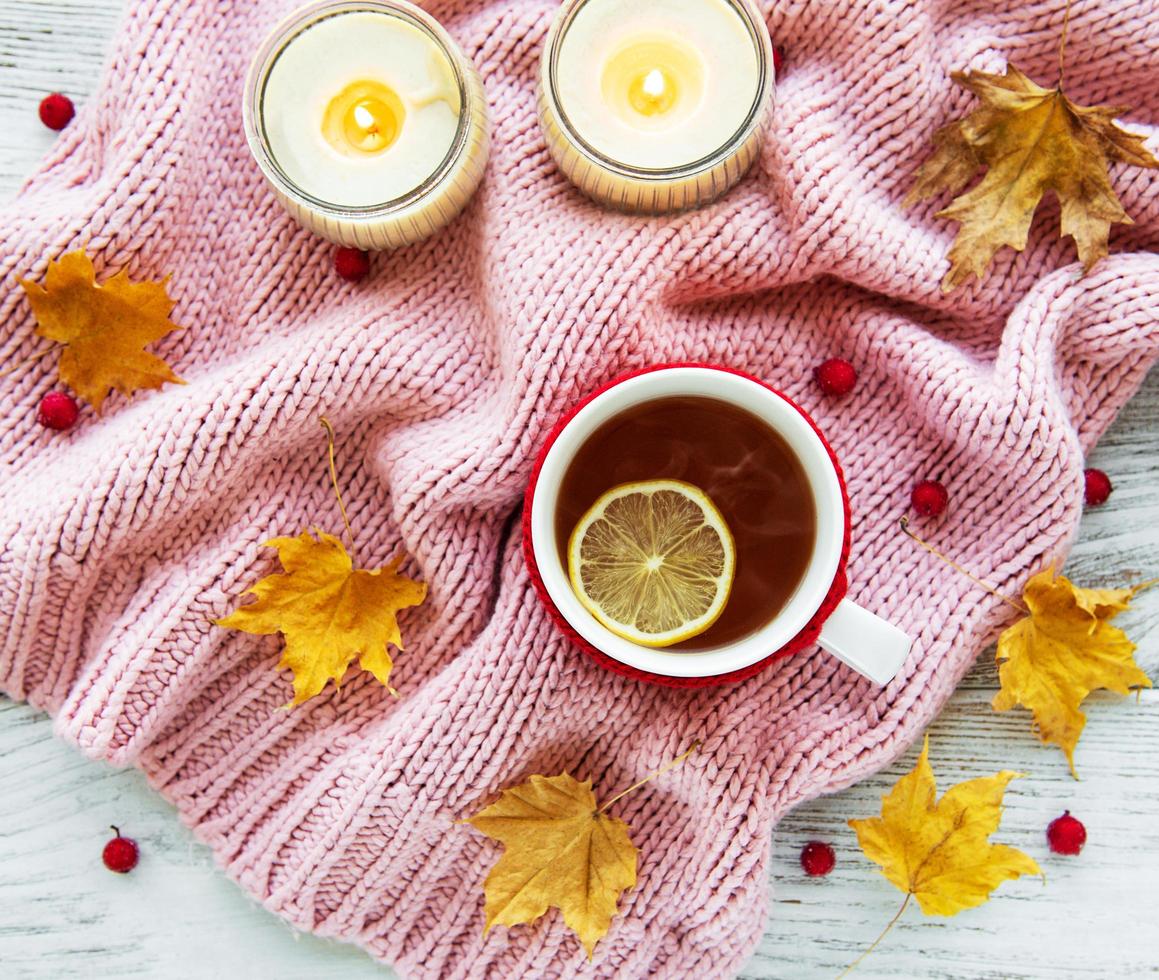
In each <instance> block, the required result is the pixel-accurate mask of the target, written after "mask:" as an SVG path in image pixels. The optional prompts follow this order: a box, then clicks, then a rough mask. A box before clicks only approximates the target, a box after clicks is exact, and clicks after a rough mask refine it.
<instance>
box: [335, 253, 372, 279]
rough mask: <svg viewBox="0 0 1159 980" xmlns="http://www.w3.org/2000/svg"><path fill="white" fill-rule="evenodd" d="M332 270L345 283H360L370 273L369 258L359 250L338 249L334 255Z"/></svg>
mask: <svg viewBox="0 0 1159 980" xmlns="http://www.w3.org/2000/svg"><path fill="white" fill-rule="evenodd" d="M334 268H335V269H336V270H338V275H340V276H341V277H342V278H343V279H345V280H346V281H347V282H361V281H362V280H363V279H365V278H366V274H367V273H368V272H369V271H370V256H369V255H367V254H366V253H365V252H364V251H362V249H360V248H340V249H338V251H336V252H335V253H334Z"/></svg>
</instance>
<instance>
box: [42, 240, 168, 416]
mask: <svg viewBox="0 0 1159 980" xmlns="http://www.w3.org/2000/svg"><path fill="white" fill-rule="evenodd" d="M20 285H21V286H23V287H24V291H25V293H27V294H28V302H29V303H30V304H31V305H32V312H33V314H34V315H35V316H36V323H37V326H36V332H37V334H39V335H40V336H41V337H44V338H46V339H47V340H52V341H55V342H56V343H57V344H60V345H61V346H62V350H61V352H60V367H59V371H60V380H61V381H62V382H63V383H64V384H66V385H68V386H69V387H70V388H72V389H73V391H75V392H76V393H77V394H78V395H80V396H81V398H83V399H84V400H85V401H87V402H89V403H90V404H91V405H92V406H93V408H94V409H96V410H97V411H98V412H99V411H100V410H101V405H102V404H103V403H104V400H105V398H106V396H107V395H108V394H109V391H110V390H112V389H116V390H117V391H119V392H121V394H123V395H130V394H132V393H133V392H134V391H138V390H140V389H142V388H160V387H161V386H162V385H163V384H165V382H167V381H168V382H172V383H174V384H184V382H183V381H182V380H181V379H180V378H179V377H177V375H175V374H174V373H173V371H172V369H171V368H170V367H169V365H168V364H166V363H165V362H164V361H163V360H162V359H161V358H159V357H157V356H156V355H154V354H150V353H148V352H147V351H146V350H145V349H144V348H145V346H146V345H147V344H151V343H153V342H154V341H156V340H160V339H161V338H162V337H164V336H166V335H167V334H169V333H171V332H172V331H174V330H177V329H179V328H178V327H177V325H176V324H175V323H173V322H172V321H171V320H170V319H169V314H170V313H171V312H172V311H173V300H171V299H170V298H169V294H168V293H167V292H166V291H165V283H164V282H130V281H129V275H128V273H127V272H126V271H125V270H123V269H122V270H121V271H120V272H118V273H117V274H116V275H115V276H113V278H112V279H110V280H108V281H107V282H105V283H103V284H101V285H98V284H97V282H96V271H95V270H94V269H93V263H92V260H91V259H90V258H89V257H88V256H87V255H86V254H85V253H84V252H83V251H78V252H69V253H68V254H67V255H65V256H62V257H61V259H60V260H59V261H55V262H50V263H49V264H48V272H47V273H46V274H45V277H44V285H43V286H41V285H40V284H39V283H35V282H32V281H31V280H29V279H25V280H23V281H22V282H21V283H20Z"/></svg>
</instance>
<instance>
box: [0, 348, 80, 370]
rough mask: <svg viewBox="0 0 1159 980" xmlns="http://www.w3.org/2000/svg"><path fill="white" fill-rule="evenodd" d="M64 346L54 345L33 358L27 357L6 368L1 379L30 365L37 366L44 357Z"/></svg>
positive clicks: (38, 352)
mask: <svg viewBox="0 0 1159 980" xmlns="http://www.w3.org/2000/svg"><path fill="white" fill-rule="evenodd" d="M63 346H64V344H53V345H52V346H51V347H46V348H45V349H44V350H41V351H37V352H36V353H35V354H33V355H32V356H31V357H26V358H24V359H23V360H20V361H17V362H16V363H15V364H12V365H10V366H9V367H6V368H5V369H4V370H3V371H0V378H6V377H8V375H10V374H15V373H16V372H17V371H19V370H20V369H21V368H23V367H27V366H28V365H29V364H35V363H36V362H37V361H39V360H40V359H41V358H42V357H48V355H49V354H52V353H54V352H56V351H58V350H60V349H61V348H62V347H63Z"/></svg>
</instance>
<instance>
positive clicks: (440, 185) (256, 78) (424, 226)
mask: <svg viewBox="0 0 1159 980" xmlns="http://www.w3.org/2000/svg"><path fill="white" fill-rule="evenodd" d="M350 13H371V14H382V15H385V16H390V17H398V18H400V19H402V20H404V21H406V22H407V23H409V24H410V25H412V26H413V27H415V28H417V29H418V30H420V31H421V32H423V33H424V34H425V35H427V36H428V37H429V38H430V39H431V40H432V41H433V42H434V43H435V44H436V45H437V46H438V47H439V48H441V49H442V51H443V52H444V53H445V55H446V57H447V59H448V61H449V62H450V64H451V67H452V69H453V71H454V75H455V82H456V84H457V85H458V89H459V105H460V111H459V123H458V129H457V130H456V133H455V136H454V139H453V141H452V143H451V146H450V149H449V150H448V151H447V154H446V156H445V157H444V158H443V161H442V163H441V164H440V165H439V166H438V167H437V169H436V170H435V171H434V172H433V173H432V174H431V175H430V176H429V177H428V178H427V179H426V180H424V181H423V182H422V183H421V184H420V185H419V186H418V187H416V188H414V190H412V191H410V192H408V193H407V194H404V195H403V196H401V197H398V198H396V199H394V200H388V201H383V202H382V203H379V204H374V205H369V206H365V207H362V206H358V207H348V206H343V205H339V204H334V203H333V202H329V201H325V200H322V199H320V198H318V197H316V196H314V195H313V194H310V193H309V192H307V191H306V190H304V189H303V188H301V187H299V186H298V185H297V184H296V183H295V182H294V181H293V180H291V179H290V178H289V177H288V176H287V174H286V172H285V170H284V169H283V168H282V166H281V165H280V164H279V163H278V160H277V158H276V157H275V156H274V153H273V151H272V149H271V146H270V141H269V139H268V137H267V133H266V127H265V121H264V114H263V99H264V97H265V89H266V83H267V81H268V79H269V76H270V72H271V70H272V69H273V66H274V64H275V63H276V62H277V60H278V57H279V56H280V55H281V53H282V52H283V51H284V50H285V49H286V47H287V46H288V45H290V44H291V43H293V41H294V39H295V38H296V37H297V36H298V35H300V34H301V33H302V32H304V31H306V30H309V29H310V28H311V27H313V26H314V25H316V24H317V23H318V22H319V21H321V20H324V19H326V18H328V17H334V16H338V15H343V14H350ZM242 115H243V121H244V125H245V133H246V139H247V140H248V141H249V146H250V150H251V152H252V153H253V155H254V158H255V159H256V160H257V162H258V166H259V167H261V170H262V173H263V174H264V175H265V177H266V180H267V181H268V182H269V184H270V186H271V187H272V188H273V191H274V193H275V194H276V195H277V198H278V200H279V201H281V203H282V205H283V206H284V207H285V208H286V210H287V211H288V212H289V213H290V214H291V215H293V217H294V218H295V219H296V220H297V221H298V222H299V223H300V224H302V225H304V226H305V227H307V228H309V229H310V230H311V231H313V232H315V233H317V234H319V235H321V236H322V237H323V238H327V239H329V240H330V241H332V242H336V243H338V244H340V245H349V246H355V247H358V248H364V249H389V248H398V247H400V246H402V245H409V244H410V243H412V242H416V241H419V240H420V239H423V238H426V237H428V236H429V235H431V234H433V233H434V232H436V231H438V230H439V229H440V228H442V227H443V226H444V225H446V224H448V223H449V222H451V221H452V220H453V219H454V218H455V217H456V216H457V215H458V214H459V212H461V211H462V210H463V208H464V207H465V206H466V204H467V202H468V201H469V200H470V198H471V195H472V194H474V193H475V190H476V189H477V188H478V186H479V182H480V181H481V180H482V178H483V171H484V169H485V168H486V165H487V155H488V151H489V137H488V121H487V100H486V95H485V94H484V92H483V84H482V82H481V81H480V79H479V73H478V71H477V70H476V69H475V66H474V65H473V64H472V63H471V61H470V60H469V59H468V58H467V57H466V55H465V54H464V53H463V51H462V49H461V48H460V47H459V46H458V44H456V43H455V41H454V39H452V38H451V36H450V35H449V34H448V33H447V32H446V30H445V29H444V28H443V26H442V25H441V24H439V22H438V21H436V20H435V19H434V18H433V17H431V16H430V15H429V14H427V13H426V12H425V11H423V10H420V9H419V8H418V7H416V6H414V4H411V3H407V2H406V0H321V2H318V3H313V4H309V5H308V6H305V7H302V8H301V9H299V10H297V11H295V12H294V13H293V14H291V15H290V16H289V17H287V18H286V19H285V20H284V21H282V23H281V24H280V25H278V27H276V28H275V29H274V30H273V31H272V32H271V33H270V35H269V36H268V37H267V38H266V40H265V42H264V43H263V44H262V46H261V47H260V48H259V49H258V51H257V53H256V54H255V56H254V59H253V61H252V62H251V64H250V69H249V73H248V75H247V78H246V82H245V94H244V99H243V104H242Z"/></svg>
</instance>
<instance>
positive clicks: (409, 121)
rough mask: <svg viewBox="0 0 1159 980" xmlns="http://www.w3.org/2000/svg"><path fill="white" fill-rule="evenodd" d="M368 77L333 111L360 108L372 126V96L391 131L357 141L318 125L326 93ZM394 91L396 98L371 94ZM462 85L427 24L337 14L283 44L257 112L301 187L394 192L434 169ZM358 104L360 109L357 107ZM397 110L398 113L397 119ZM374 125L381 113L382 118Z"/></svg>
mask: <svg viewBox="0 0 1159 980" xmlns="http://www.w3.org/2000/svg"><path fill="white" fill-rule="evenodd" d="M366 83H370V87H371V90H372V91H371V93H370V94H369V95H368V98H366V99H365V100H363V101H366V102H368V103H371V105H370V106H369V107H365V106H360V105H359V104H358V102H357V101H354V102H353V103H352V104H351V105H349V106H342V107H337V106H336V107H335V110H334V111H335V112H337V113H339V114H340V115H345V114H346V113H347V112H349V113H350V114H351V116H352V117H353V118H352V119H351V120H350V121H351V123H353V124H355V125H357V123H358V122H359V119H358V117H359V115H362V114H365V115H363V120H364V128H371V127H373V125H374V120H373V118H371V116H370V113H371V110H372V108H374V106H373V102H375V101H377V102H379V103H382V106H383V108H380V109H379V115H385V116H387V117H388V122H389V123H390V124H391V125H392V128H394V129H395V130H396V131H397V132H396V134H395V138H394V139H393V140H392V141H391V142H390V144H389V145H388V146H385V147H383V148H381V149H372V150H370V151H363V150H361V149H359V148H358V146H357V145H344V144H353V143H356V142H357V141H356V140H344V139H343V136H344V133H343V132H342V131H341V130H342V128H343V127H341V125H339V127H338V132H337V133H336V134H334V135H335V138H334V139H328V138H327V133H326V129H327V127H326V126H325V124H324V123H325V120H326V116H327V110H328V109H330V107H331V103H332V102H334V100H336V99H338V100H339V101H349V100H346V99H342V98H341V96H342V94H343V93H344V92H347V91H348V90H350V89H351V87H352V86H357V85H359V84H363V85H365V84H366ZM379 86H381V89H380V92H385V93H393V94H394V95H395V96H396V97H397V103H395V102H394V100H391V99H389V96H387V98H385V99H383V98H378V99H377V100H375V99H374V98H373V89H375V88H378V87H379ZM460 108H461V107H460V105H459V90H458V85H457V83H456V81H455V72H454V68H453V67H452V66H451V62H450V59H449V58H448V57H447V55H446V53H445V52H444V51H443V50H442V49H441V48H439V46H438V45H436V44H435V42H434V41H433V40H432V39H431V38H430V37H429V36H428V35H427V34H425V33H424V32H422V31H421V30H419V29H418V28H417V27H415V26H414V25H413V24H410V23H408V22H406V21H404V20H400V19H399V18H397V17H389V16H383V15H381V14H373V13H365V12H355V13H349V14H337V15H335V16H333V17H327V18H326V19H325V20H322V21H319V22H318V23H316V24H314V25H313V26H312V27H309V28H307V29H306V30H305V31H303V32H302V33H301V34H299V35H298V36H297V37H295V38H294V40H293V41H292V42H291V43H290V44H288V45H287V46H286V48H285V50H283V51H282V53H281V55H279V56H278V59H277V61H275V62H274V65H273V67H272V68H271V69H270V74H269V78H268V80H267V81H266V88H265V93H264V95H263V97H262V117H263V121H264V123H265V129H266V136H267V138H268V139H269V142H270V149H271V151H272V152H273V154H274V157H275V158H276V159H277V161H278V163H279V164H281V166H282V169H283V170H285V172H286V176H287V177H289V178H290V179H291V180H292V181H293V182H294V183H295V184H297V185H298V186H299V187H301V188H302V190H304V191H306V193H308V194H310V195H312V196H314V197H317V198H319V199H320V200H323V201H327V202H329V203H331V204H338V205H342V206H343V207H366V206H368V205H374V204H382V203H383V202H385V201H393V200H394V199H395V198H399V197H402V196H403V195H404V194H406V193H408V192H409V191H412V190H414V189H415V188H416V187H418V186H419V185H420V184H421V183H422V182H423V181H424V180H426V179H427V178H428V177H429V176H430V175H431V174H433V173H434V172H435V170H437V169H438V166H439V164H440V163H442V162H443V158H444V157H445V156H446V155H447V151H448V150H449V149H450V148H451V144H452V143H453V142H454V139H455V133H456V131H457V130H458V128H459V112H460ZM359 109H362V113H361V114H360V113H359V111H358V110H359ZM398 116H402V118H401V119H399V118H398ZM380 125H381V123H380Z"/></svg>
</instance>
